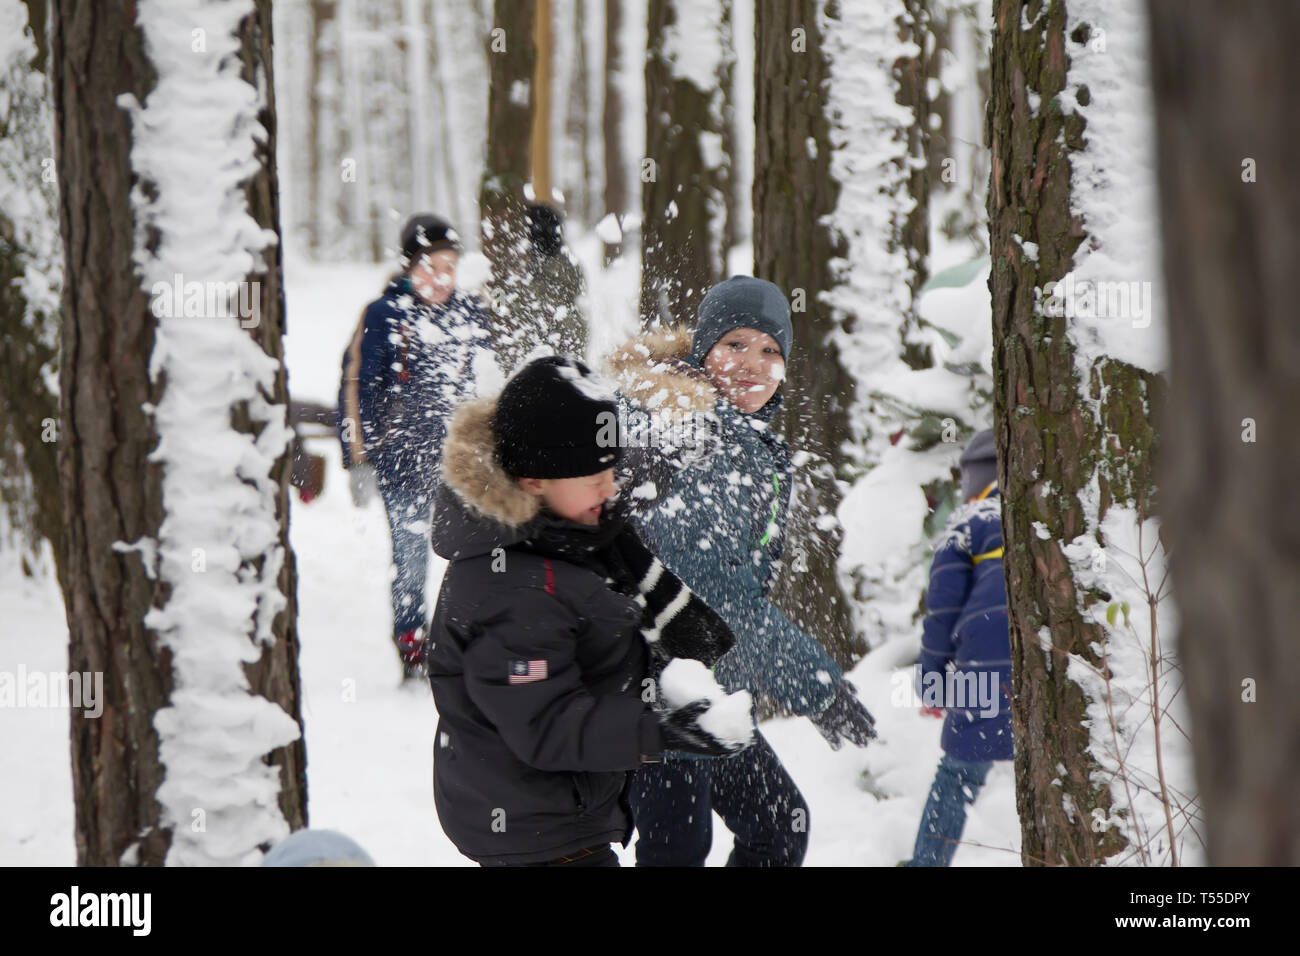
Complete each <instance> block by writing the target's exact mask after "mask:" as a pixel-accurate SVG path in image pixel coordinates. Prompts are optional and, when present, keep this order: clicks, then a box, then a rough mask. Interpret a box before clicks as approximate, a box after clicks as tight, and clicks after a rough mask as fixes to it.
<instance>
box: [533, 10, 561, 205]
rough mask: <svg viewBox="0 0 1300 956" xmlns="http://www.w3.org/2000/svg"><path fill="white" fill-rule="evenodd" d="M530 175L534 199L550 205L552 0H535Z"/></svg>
mask: <svg viewBox="0 0 1300 956" xmlns="http://www.w3.org/2000/svg"><path fill="white" fill-rule="evenodd" d="M534 2H535V3H536V14H537V15H536V18H535V20H534V22H533V30H534V31H535V32H534V34H533V35H534V38H535V39H534V51H533V52H534V56H535V57H536V59H535V61H534V64H533V128H532V137H533V146H532V153H533V156H532V159H533V170H532V176H531V177H530V178H531V179H532V183H533V195H534V197H536V201H537V202H540V203H546V204H548V205H550V204H551V203H553V202H554V201H555V200H554V197H553V196H552V195H551V27H552V13H551V0H534Z"/></svg>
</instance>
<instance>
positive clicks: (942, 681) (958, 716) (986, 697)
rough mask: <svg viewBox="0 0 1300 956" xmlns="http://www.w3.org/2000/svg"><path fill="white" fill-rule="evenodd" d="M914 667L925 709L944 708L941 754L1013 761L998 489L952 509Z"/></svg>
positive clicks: (934, 569)
mask: <svg viewBox="0 0 1300 956" xmlns="http://www.w3.org/2000/svg"><path fill="white" fill-rule="evenodd" d="M925 604H926V612H927V613H926V618H925V628H924V633H923V636H922V638H921V658H920V661H919V662H918V665H917V692H918V693H920V695H921V701H922V703H923V704H926V705H929V706H939V707H945V708H947V711H948V713H947V716H946V717H945V718H944V724H943V738H942V743H943V749H944V751H945V752H947V753H948V754H950V755H951V756H953V757H956V758H957V759H958V760H1010V759H1011V757H1012V756H1013V754H1012V742H1011V699H1010V694H1011V644H1010V638H1009V636H1008V630H1007V592H1006V585H1005V583H1004V581H1003V577H1002V499H1001V496H1000V495H999V494H998V490H997V486H996V485H993V486H991V490H986V493H985V495H984V496H983V497H981V498H978V499H976V500H975V501H971V502H968V503H966V504H965V505H963V506H961V507H960V508H958V509H957V510H956V511H955V512H953V515H952V517H951V518H950V519H949V521H948V526H947V528H946V529H945V531H944V534H943V537H942V539H941V540H940V541H939V544H938V545H937V546H936V548H935V553H934V560H933V562H932V563H931V565H930V587H929V590H928V591H926V595H925Z"/></svg>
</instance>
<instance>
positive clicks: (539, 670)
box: [510, 661, 546, 684]
mask: <svg viewBox="0 0 1300 956" xmlns="http://www.w3.org/2000/svg"><path fill="white" fill-rule="evenodd" d="M539 680H546V661H511V662H510V683H512V684H531V683H532V682H533V681H539Z"/></svg>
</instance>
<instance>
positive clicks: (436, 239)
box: [402, 212, 462, 269]
mask: <svg viewBox="0 0 1300 956" xmlns="http://www.w3.org/2000/svg"><path fill="white" fill-rule="evenodd" d="M461 248H462V247H461V244H460V235H459V233H457V232H456V230H455V229H453V228H452V225H451V223H449V222H448V221H447V220H446V219H443V218H442V217H441V216H435V215H434V214H433V213H431V212H422V213H417V214H416V215H414V216H412V217H411V218H410V219H408V220H406V225H405V226H403V227H402V268H403V269H410V268H411V267H412V266H414V265H415V264H416V263H417V262H418V261H419V259H420V256H422V255H424V254H425V253H429V252H437V251H438V250H439V249H450V250H452V251H453V252H457V253H459V252H460V251H461Z"/></svg>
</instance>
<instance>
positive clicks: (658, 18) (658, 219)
mask: <svg viewBox="0 0 1300 956" xmlns="http://www.w3.org/2000/svg"><path fill="white" fill-rule="evenodd" d="M688 14H689V16H688ZM648 31H649V32H648V34H647V39H646V65H645V84H646V85H645V89H646V160H647V163H648V164H650V167H649V169H646V168H645V167H643V169H642V174H641V180H642V186H641V305H640V313H641V321H642V322H643V323H650V322H653V321H656V320H665V321H667V322H669V323H670V324H671V323H678V322H688V321H693V320H694V318H695V311H696V309H697V308H698V306H699V304H700V300H701V299H702V298H704V293H705V292H707V291H708V290H709V287H710V286H713V285H715V284H717V283H718V282H720V281H721V280H722V279H723V278H725V270H726V249H725V248H724V242H725V238H726V210H727V200H726V194H727V189H728V185H727V160H726V156H725V153H724V152H723V125H724V122H723V121H724V115H723V110H724V107H725V105H726V102H725V99H726V89H727V77H728V75H729V71H730V68H731V63H732V61H733V60H734V55H733V54H732V51H731V45H730V0H691V2H689V3H687V2H686V0H650V4H649V27H648ZM688 35H689V36H688ZM701 45H702V46H701ZM701 49H703V50H707V51H708V54H709V57H710V58H709V60H708V61H707V63H708V64H712V65H713V69H712V70H711V71H707V73H706V68H705V67H702V66H701V65H700V64H697V63H694V62H688V61H689V60H690V59H691V57H690V56H689V55H688V51H689V52H698V51H700V50H701Z"/></svg>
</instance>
